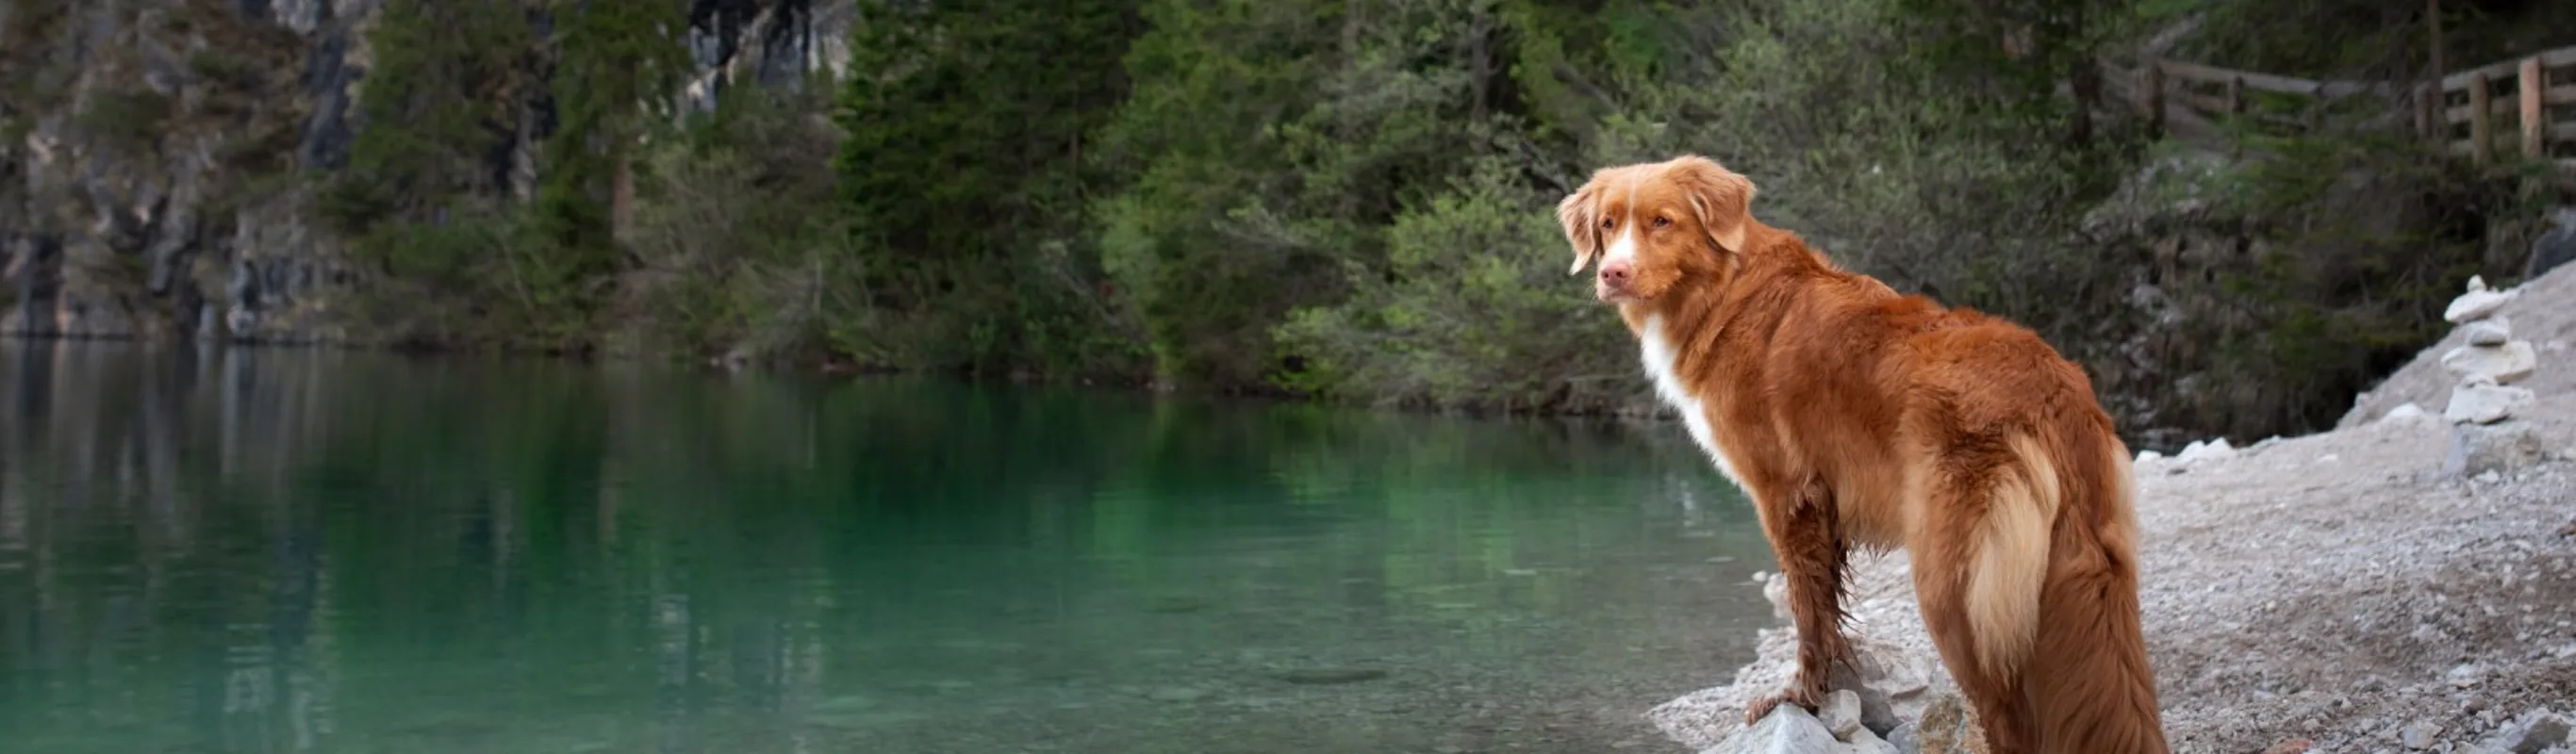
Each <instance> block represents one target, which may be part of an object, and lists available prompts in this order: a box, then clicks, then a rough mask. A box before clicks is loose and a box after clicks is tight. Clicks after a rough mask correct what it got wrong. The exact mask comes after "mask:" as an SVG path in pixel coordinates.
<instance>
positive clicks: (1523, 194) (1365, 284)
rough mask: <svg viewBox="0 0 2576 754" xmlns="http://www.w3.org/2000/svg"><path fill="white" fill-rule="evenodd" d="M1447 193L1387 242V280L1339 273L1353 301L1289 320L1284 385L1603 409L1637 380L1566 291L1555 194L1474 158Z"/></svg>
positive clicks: (1600, 324) (1604, 315)
mask: <svg viewBox="0 0 2576 754" xmlns="http://www.w3.org/2000/svg"><path fill="white" fill-rule="evenodd" d="M1473 168H1474V169H1473V171H1472V172H1471V173H1470V174H1468V175H1467V176H1464V177H1462V178H1461V179H1460V180H1459V181H1458V182H1457V185H1456V188H1455V190H1454V191H1453V192H1451V193H1448V194H1444V195H1442V196H1440V197H1438V198H1436V199H1433V200H1432V201H1430V202H1429V203H1428V206H1425V207H1422V208H1420V209H1417V210H1415V211H1411V212H1407V213H1405V214H1404V215H1403V216H1402V217H1399V218H1397V219H1396V220H1395V223H1394V225H1393V227H1391V228H1390V229H1389V230H1388V233H1387V239H1388V240H1387V264H1386V265H1385V269H1384V270H1378V269H1372V268H1370V267H1368V266H1365V265H1358V264H1353V265H1350V267H1349V285H1350V287H1351V288H1352V293H1351V295H1350V297H1349V298H1348V299H1347V300H1346V301H1344V302H1343V303H1340V304H1338V305H1335V306H1329V307H1313V308H1307V309H1301V310H1299V311H1297V312H1295V313H1294V314H1293V315H1292V316H1291V317H1290V318H1289V320H1288V322H1287V323H1286V324H1284V325H1282V326H1281V327H1280V331H1279V334H1280V338H1281V340H1282V341H1284V342H1285V343H1286V344H1287V345H1288V346H1289V347H1291V348H1293V349H1295V350H1296V351H1297V352H1299V353H1302V354H1305V355H1306V356H1307V359H1308V367H1307V369H1305V370H1302V371H1300V372H1297V373H1293V374H1292V375H1291V376H1290V378H1291V382H1290V384H1291V385H1292V386H1294V387H1298V388H1302V389H1307V390H1312V391H1317V392H1324V393H1326V394H1334V393H1340V394H1350V395H1354V397H1357V398H1360V399H1363V400H1374V401H1378V402H1384V403H1395V404H1412V405H1430V406H1436V407H1442V408H1450V407H1462V406H1463V407H1474V408H1498V409H1504V410H1523V411H1526V410H1577V411H1583V410H1601V409H1607V408H1614V407H1617V406H1619V405H1620V404H1623V403H1626V402H1628V401H1631V400H1633V399H1634V397H1635V395H1636V391H1637V390H1638V389H1639V388H1640V387H1641V386H1642V381H1641V380H1640V379H1638V378H1637V377H1636V370H1635V367H1634V364H1635V361H1634V359H1633V358H1631V357H1629V355H1628V354H1627V352H1626V349H1625V348H1622V347H1620V346H1623V345H1624V344H1625V341H1626V338H1627V337H1628V335H1627V333H1626V332H1625V331H1624V330H1623V329H1622V328H1621V325H1620V324H1619V322H1618V318H1617V317H1615V316H1610V315H1609V314H1608V312H1607V309H1606V307H1603V306H1601V305H1600V304H1598V303H1596V302H1594V301H1593V300H1592V299H1591V298H1590V297H1589V296H1587V295H1584V294H1583V291H1584V290H1585V286H1584V285H1583V284H1582V283H1581V281H1579V280H1576V281H1569V279H1568V278H1567V277H1566V275H1565V272H1564V268H1563V266H1562V264H1563V262H1564V259H1565V256H1566V254H1565V252H1564V251H1563V250H1562V249H1561V248H1560V247H1562V246H1563V245H1564V240H1563V238H1564V237H1563V235H1562V231H1561V230H1559V229H1558V227H1557V224H1556V219H1555V216H1554V215H1553V214H1552V213H1551V212H1549V211H1547V210H1548V209H1549V208H1550V207H1552V206H1553V204H1554V201H1555V197H1554V195H1553V194H1552V193H1550V192H1547V191H1544V190H1541V189H1539V188H1537V187H1535V186H1532V185H1530V182H1529V181H1528V180H1527V179H1526V178H1525V177H1524V176H1522V175H1521V174H1519V172H1518V171H1517V169H1516V168H1515V166H1513V165H1512V164H1510V162H1509V161H1507V160H1504V159H1501V158H1493V157H1488V158H1481V159H1478V160H1475V161H1474V163H1473Z"/></svg>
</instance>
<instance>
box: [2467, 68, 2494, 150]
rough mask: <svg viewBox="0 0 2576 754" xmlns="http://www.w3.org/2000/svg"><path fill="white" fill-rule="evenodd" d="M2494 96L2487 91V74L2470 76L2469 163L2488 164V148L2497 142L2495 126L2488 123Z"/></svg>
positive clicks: (2480, 73)
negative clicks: (2488, 112) (2488, 114)
mask: <svg viewBox="0 0 2576 754" xmlns="http://www.w3.org/2000/svg"><path fill="white" fill-rule="evenodd" d="M2494 96H2495V95H2493V94H2491V93H2489V92H2488V91H2487V75H2486V73H2485V72H2479V73H2473V74H2470V75H2469V161H2470V162H2471V163H2474V164H2477V165H2479V166H2484V165H2486V164H2487V147H2489V146H2492V145H2493V144H2494V142H2495V131H2494V125H2493V124H2491V123H2488V122H2487V121H2488V118H2487V111H2488V110H2490V109H2493V108H2494V105H2495V103H2494V100H2493V99H2492V98H2493V97H2494Z"/></svg>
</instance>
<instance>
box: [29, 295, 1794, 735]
mask: <svg viewBox="0 0 2576 754" xmlns="http://www.w3.org/2000/svg"><path fill="white" fill-rule="evenodd" d="M0 391H5V393H0V400H5V401H6V405H5V410H0V749H7V750H11V751H25V752H62V753H65V754H72V753H77V752H116V753H118V754H157V753H164V752H171V753H177V752H186V753H192V754H193V753H205V752H560V753H572V752H709V753H710V754H714V753H718V752H721V753H724V754H764V753H766V752H871V753H874V752H890V753H895V754H904V753H909V752H973V753H975V754H992V753H994V752H1101V753H1103V754H1156V753H1160V752H1212V753H1233V752H1472V751H1531V752H1577V751H1581V752H1599V751H1611V750H1614V749H1615V750H1628V751H1667V750H1671V748H1672V747H1671V745H1670V744H1668V743H1667V742H1665V741H1664V740H1663V739H1662V738H1661V737H1660V736H1658V735H1657V734H1655V733H1654V732H1653V730H1652V729H1651V728H1650V727H1648V726H1647V725H1646V724H1645V723H1644V722H1643V721H1642V719H1641V718H1640V717H1639V715H1640V713H1642V712H1643V711H1645V709H1646V708H1648V707H1650V706H1652V705H1653V704H1655V703H1657V702H1660V701H1663V700H1665V699H1668V698H1671V697H1673V696H1675V695H1678V694H1681V693H1684V692H1687V691H1690V690H1692V689H1695V688H1699V687H1703V686H1707V685H1710V684H1712V683H1714V682H1718V681H1721V680H1723V679H1724V678H1726V677H1728V676H1730V675H1731V674H1732V673H1733V672H1734V669H1735V666H1736V665H1737V664H1738V663H1740V662H1742V661H1743V660H1744V659H1745V658H1746V657H1748V656H1749V655H1750V647H1749V642H1750V640H1751V638H1752V629H1753V628H1754V627H1756V626H1765V625H1771V624H1772V619H1771V617H1770V614H1769V608H1768V607H1767V606H1766V605H1765V604H1764V603H1763V602H1762V601H1761V598H1760V596H1759V594H1758V593H1757V592H1756V590H1754V589H1753V588H1751V587H1749V586H1747V585H1746V579H1747V577H1748V576H1749V575H1750V574H1751V573H1752V572H1753V571H1755V570H1758V569H1762V568H1767V567H1770V563H1771V559H1770V556H1769V554H1768V552H1767V550H1765V549H1764V547H1763V544H1762V541H1761V539H1760V536H1759V533H1758V531H1757V530H1756V528H1755V526H1754V524H1753V521H1752V513H1751V511H1750V509H1749V508H1747V507H1746V506H1745V505H1744V504H1743V503H1742V501H1741V498H1740V497H1738V496H1737V495H1736V494H1735V493H1734V491H1733V490H1732V488H1730V487H1728V486H1727V485H1726V483H1725V482H1724V481H1723V480H1722V479H1719V478H1717V477H1716V476H1715V474H1714V472H1712V471H1710V470H1709V469H1708V466H1707V464H1706V463H1705V462H1704V461H1701V460H1700V459H1699V458H1698V457H1697V456H1696V455H1695V454H1694V453H1693V452H1692V451H1691V450H1690V449H1689V448H1688V447H1686V445H1685V443H1686V441H1685V440H1682V439H1681V437H1680V435H1681V433H1680V432H1679V431H1678V430H1676V429H1674V428H1672V427H1669V426H1666V427H1648V428H1645V429H1643V430H1632V429H1622V428H1619V427H1616V426H1611V425H1597V424H1596V425H1586V424H1571V423H1559V422H1540V421H1517V422H1504V421H1467V420H1455V419H1439V418H1426V417H1422V416H1399V415H1383V414H1370V413H1363V412H1352V411H1340V410H1324V409H1319V408H1314V407H1299V406H1270V405H1244V404H1228V403H1222V402H1208V401H1190V400H1179V399H1155V398H1151V397H1146V396H1136V395H1125V394H1105V393H1085V392H1073V391H1057V390H1044V389H1033V388H1000V387H966V386H958V385H948V384H941V383H933V382H912V381H883V380H862V381H855V382H854V381H832V380H822V379H808V378H803V377H785V376H766V377H763V376H724V375H710V374H704V373H697V372H689V371H684V370H674V369H666V368H659V367H649V368H648V367H637V366H585V365H577V364H569V363H560V362H502V361H465V360H457V359H434V360H428V359H409V358H403V357H397V356H391V355H381V354H373V355H371V354H346V353H334V352H311V351H271V350H233V351H228V352H216V351H208V352H199V353H195V354H193V355H192V354H189V353H185V352H176V351H145V350H139V349H135V348H131V347H124V346H110V345H78V344H46V343H15V344H6V345H0Z"/></svg>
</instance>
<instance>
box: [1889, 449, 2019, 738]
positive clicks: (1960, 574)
mask: <svg viewBox="0 0 2576 754" xmlns="http://www.w3.org/2000/svg"><path fill="white" fill-rule="evenodd" d="M1930 473H1931V474H1933V475H1934V477H1935V478H1933V479H1928V480H1925V481H1926V482H1927V483H1926V484H1924V485H1922V486H1921V487H1919V488H1918V489H1919V490H1921V491H1922V492H1923V497H1922V504H1923V505H1924V506H1925V508H1924V510H1925V511H1926V514H1925V515H1924V516H1923V519H1922V521H1923V523H1922V526H1921V529H1920V530H1918V531H1916V532H1915V533H1914V536H1913V538H1912V541H1911V542H1910V543H1909V545H1908V549H1910V550H1912V551H1913V552H1912V555H1913V562H1914V595H1915V599H1916V600H1917V601H1918V602H1919V603H1920V604H1921V606H1922V608H1923V625H1924V628H1925V629H1926V630H1928V631H1929V632H1930V633H1931V634H1932V643H1933V645H1934V646H1935V647H1937V648H1938V649H1939V650H1940V652H1941V662H1942V664H1943V665H1945V666H1948V667H1949V669H1950V675H1951V677H1952V678H1954V679H1956V680H1957V681H1958V683H1959V691H1960V693H1961V694H1962V695H1964V696H1966V697H1967V699H1968V704H1969V706H1970V707H1971V708H1973V709H1975V710H1976V713H1977V718H1978V723H1979V727H1980V728H1982V729H1983V731H1984V733H1985V738H1986V747H1987V749H1986V750H1987V751H1989V752H1991V753H1992V754H2027V753H2028V752H2032V751H2034V750H2035V749H2034V748H2033V747H2035V746H2036V745H2037V738H2038V736H2037V733H2038V729H2037V727H2036V726H2037V723H2038V719H2037V717H2036V716H2035V714H2034V712H2033V710H2032V709H2031V707H2030V700H2029V698H2028V697H2027V696H2026V695H2025V694H2024V693H2023V692H2024V689H2023V688H2022V680H2021V679H2022V670H2023V667H2024V665H2025V664H2026V663H2027V661H2028V659H2027V657H2028V649H2027V647H2028V644H2029V641H2028V638H2027V636H2028V631H2029V627H2030V625H2031V623H2030V621H2031V620H2034V619H2035V617H2036V616H2035V615H2034V613H2035V605H2033V606H2028V607H2029V608H2030V609H2020V608H2021V607H2022V606H2023V605H2022V603H2035V602H2036V599H2037V596H2038V594H2037V592H2038V583H2037V579H2038V578H2039V575H2040V573H2041V571H2043V570H2044V569H2045V568H2046V567H2047V564H2046V563H2045V562H2044V561H2043V562H2028V561H2030V560H2031V558H2030V555H2031V553H2032V552H2033V550H2032V549H2031V548H2036V552H2038V553H2041V554H2043V555H2044V553H2046V551H2047V550H2046V548H2047V546H2048V545H2047V535H2048V532H2047V530H2046V529H2045V528H2033V527H2031V526H2028V525H2027V524H2029V523H2030V522H2032V521H2035V520H2042V519H2038V518H2037V515H2038V514H2037V512H2036V511H2031V510H2027V509H2022V508H2016V507H2015V506H2026V505H2028V501H2027V500H2024V499H2021V498H2020V497H2018V496H2016V495H2013V494H1997V493H1998V492H1999V491H2001V492H2013V491H2017V490H2018V487H2016V485H2015V484H2014V483H2012V482H2009V481H2005V480H2004V479H2000V478H1998V477H1997V476H1996V475H1995V474H1992V473H1988V474H1976V473H1973V472H1968V473H1962V470H1960V469H1958V468H1956V467H1951V468H1945V469H1942V470H1939V471H1932V472H1930ZM2041 526H2042V527H2044V523H2043V524H2041ZM2023 581H2028V582H2029V583H2028V584H2026V585H2025V584H2023V583H2021V582H2023ZM2025 591H2026V592H2028V593H2029V594H2027V595H2023V594H2021V593H2022V592H2025ZM2017 631H2018V632H2020V633H2019V634H2018V635H2016V633H2015V632H2017Z"/></svg>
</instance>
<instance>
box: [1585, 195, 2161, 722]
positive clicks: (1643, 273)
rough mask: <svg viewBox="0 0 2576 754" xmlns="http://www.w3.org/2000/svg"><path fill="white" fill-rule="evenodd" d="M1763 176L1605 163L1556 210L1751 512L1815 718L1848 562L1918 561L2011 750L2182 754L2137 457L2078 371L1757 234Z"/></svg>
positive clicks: (1988, 323) (1925, 597)
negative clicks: (2144, 601) (2153, 629)
mask: <svg viewBox="0 0 2576 754" xmlns="http://www.w3.org/2000/svg"><path fill="white" fill-rule="evenodd" d="M1754 193H1755V190H1754V187H1753V184H1752V182H1751V181H1749V180H1747V179H1745V178H1744V177H1743V176H1741V175H1738V174H1736V173H1734V172H1731V171H1728V170H1727V169H1725V168H1724V167H1722V166H1720V165H1718V164H1717V163H1716V162H1713V161H1710V160H1708V159H1706V158H1702V157H1698V156H1684V157H1681V158H1677V159H1674V160H1671V161H1667V162H1660V163H1646V164H1637V165H1626V166H1619V167H1612V168H1606V169H1603V170H1600V171H1598V172H1596V173H1594V174H1593V176H1592V178H1591V180H1590V181H1589V182H1587V183H1585V184H1584V185H1583V186H1582V187H1581V188H1580V189H1578V190H1577V191H1575V192H1574V193H1573V194H1572V195H1570V196H1567V197H1566V198H1565V201H1564V203H1563V204H1561V205H1560V206H1559V207H1558V218H1559V220H1560V221H1562V222H1563V223H1564V225H1565V232H1566V239H1567V241H1568V242H1569V243H1570V244H1571V245H1572V246H1573V249H1574V253H1575V262H1574V269H1573V270H1572V272H1574V273H1580V272H1582V270H1583V268H1584V266H1585V265H1586V264H1588V263H1591V262H1593V261H1595V260H1596V259H1597V260H1598V261H1599V263H1600V268H1599V272H1598V273H1597V276H1596V278H1595V295H1596V296H1597V297H1599V298H1600V299H1601V300H1603V301H1604V302H1608V303H1613V304H1616V305H1617V307H1618V309H1619V314H1620V316H1621V317H1622V318H1623V319H1625V320H1626V322H1627V324H1628V326H1629V329H1630V331H1631V332H1633V333H1635V334H1636V336H1637V338H1638V341H1639V345H1640V348H1641V351H1642V352H1643V361H1644V364H1645V367H1646V369H1647V371H1648V373H1649V374H1650V375H1652V376H1654V377H1655V379H1656V384H1657V387H1658V390H1659V391H1660V392H1661V393H1662V394H1663V396H1664V398H1665V399H1666V400H1667V401H1668V402H1670V403H1672V404H1673V405H1674V406H1675V407H1677V408H1678V409H1680V410H1681V411H1682V412H1683V414H1684V419H1685V420H1687V422H1688V424H1689V425H1690V431H1691V433H1692V435H1693V437H1694V438H1695V439H1697V440H1698V441H1699V442H1700V444H1701V445H1702V446H1703V447H1704V448H1706V449H1707V450H1708V452H1709V454H1710V457H1711V458H1712V460H1713V461H1714V462H1715V463H1716V464H1717V465H1718V467H1719V468H1720V469H1721V470H1722V471H1724V472H1725V473H1726V474H1727V475H1728V476H1729V477H1731V478H1733V479H1734V480H1735V481H1736V483H1737V484H1739V485H1741V486H1743V487H1744V489H1745V491H1746V492H1747V493H1748V494H1750V495H1751V496H1752V498H1753V502H1754V505H1755V508H1756V510H1757V511H1758V513H1759V517H1760V519H1761V522H1762V526H1763V529H1764V533H1765V534H1766V535H1768V537H1769V538H1770V541H1771V545H1772V548H1773V551H1774V552H1775V553H1776V554H1777V555H1778V556H1779V560H1780V566H1781V571H1782V573H1783V574H1785V575H1786V576H1787V577H1788V581H1789V601H1790V607H1791V613H1792V614H1793V616H1794V623H1795V624H1796V627H1797V633H1798V637H1799V645H1798V675H1797V678H1796V680H1795V681H1793V682H1792V683H1791V684H1790V686H1789V688H1786V689H1783V690H1782V691H1781V692H1780V693H1779V694H1778V695H1775V696H1773V697H1770V698H1767V699H1764V700H1762V701H1761V702H1759V703H1756V704H1754V705H1753V706H1752V708H1751V709H1748V710H1747V711H1746V712H1747V715H1748V718H1753V719H1758V718H1759V717H1761V716H1762V715H1764V714H1766V713H1768V712H1769V711H1770V710H1771V709H1772V708H1773V707H1775V706H1777V705H1778V704H1779V703H1780V702H1782V701H1787V702H1792V703H1796V704H1799V705H1801V706H1805V707H1807V708H1809V709H1813V708H1814V707H1815V704H1816V702H1817V701H1818V700H1819V699H1820V698H1821V697H1822V694H1823V692H1824V680H1825V678H1826V675H1827V670H1828V669H1829V664H1830V663H1832V662H1834V661H1836V660H1839V659H1842V658H1843V657H1845V655H1846V653H1847V652H1848V647H1847V644H1846V642H1845V640H1844V638H1843V636H1842V634H1841V631H1840V625H1839V624H1840V620H1841V615H1842V613H1841V605H1840V599H1841V594H1840V593H1841V590H1842V568H1843V563H1844V562H1845V558H1846V557H1847V553H1848V551H1849V550H1850V549H1851V548H1853V547H1875V548H1893V547H1899V546H1902V547H1905V548H1906V549H1907V550H1909V551H1910V552H1911V553H1912V557H1913V562H1914V581H1915V585H1914V586H1915V593H1916V598H1917V599H1918V600H1919V601H1920V602H1921V605H1922V608H1923V617H1924V623H1925V624H1926V626H1927V627H1928V628H1929V629H1930V631H1931V633H1932V638H1933V642H1934V643H1935V644H1936V645H1937V646H1938V647H1939V648H1940V652H1941V658H1942V661H1943V663H1944V664H1946V665H1947V666H1948V667H1949V668H1950V672H1951V674H1952V675H1953V676H1955V677H1956V678H1957V679H1958V681H1959V684H1960V688H1961V690H1962V691H1963V692H1964V693H1965V695H1966V696H1967V697H1968V699H1969V702H1970V704H1971V705H1972V706H1973V707H1974V708H1975V709H1976V711H1977V714H1978V718H1979V720H1980V722H1981V724H1982V725H1983V726H1984V731H1985V735H1986V739H1987V743H1988V745H1989V746H1990V747H1991V748H1992V750H1993V751H1994V752H1997V754H2018V753H2021V752H2049V753H2052V754H2056V753H2065V754H2129V753H2132V752H2158V753H2160V752H2164V751H2166V750H2167V749H2166V744H2165V739H2164V733H2163V730H2162V723H2161V721H2160V718H2159V713H2158V710H2157V701H2156V687H2155V676H2154V674H2153V673H2152V672H2151V671H2150V670H2149V668H2148V665H2147V657H2146V647H2145V640H2144V638H2143V636H2142V633H2141V631H2140V628H2139V621H2138V600H2137V556H2136V541H2135V540H2136V528H2137V527H2136V524H2135V521H2134V514H2133V512H2132V506H2133V501H2134V499H2135V497H2136V495H2135V492H2134V486H2133V484H2132V480H2131V477H2130V469H2129V460H2128V449H2127V448H2126V447H2125V446H2124V445H2123V444H2122V443H2121V442H2120V440H2119V438H2118V436H2116V435H2115V434H2113V432H2112V425H2111V419H2110V417H2109V416H2108V415H2107V414H2105V413H2103V411H2102V409H2101V407H2100V406H2099V404H2097V403H2096V402H2095V400H2094V396H2093V388H2092V384H2091V382H2090V381H2089V380H2088V379H2087V378H2086V377H2085V375H2084V372H2083V370H2082V369H2081V368H2080V367H2078V366H2077V365H2075V364H2074V363H2071V362H2069V361H2067V360H2066V359H2064V358H2062V357H2060V356H2059V355H2058V354H2057V352H2056V351H2055V350H2054V349H2052V348H2050V347H2049V346H2048V344H2047V343H2046V342H2044V341H2042V340H2041V339H2040V338H2039V337H2038V336H2037V335H2036V334H2034V333H2032V332H2031V331H2030V330H2028V329H2026V328H2023V327H2020V326H2018V325H2014V324H2012V323H2009V322H2006V321H2004V320H2001V319H1997V318H1994V317H1989V316H1986V315H1984V314H1980V313H1978V312H1975V311H1971V310H1968V309H1965V308H1960V309H1945V308H1943V307H1942V306H1941V305H1939V304H1937V303H1934V302H1932V301H1931V300H1929V299H1926V298H1923V297H1921V296H1900V295H1898V294H1897V293H1896V292H1895V291H1894V290H1892V289H1890V288H1888V287H1887V286H1886V285H1884V284H1881V283H1879V282H1878V281H1876V280H1873V279H1871V278H1869V277H1867V276H1864V275H1859V274H1855V273H1852V272H1848V271H1845V270H1842V269H1838V268H1836V267H1835V266H1834V265H1833V264H1832V263H1831V262H1830V261H1828V260H1826V259H1825V258H1824V257H1823V255H1821V254H1819V253H1817V252H1815V251H1813V250H1811V249H1809V248H1808V247H1807V245H1806V243H1805V242H1804V241H1803V240H1802V239H1800V238H1799V237H1798V236H1797V235H1796V234H1794V233H1790V232H1787V231H1782V230H1779V229H1775V228H1771V227H1768V226H1765V225H1763V224H1762V223H1761V222H1760V221H1758V220H1756V219H1754V217H1753V215H1752V213H1751V211H1750V208H1751V205H1752V200H1753V197H1754Z"/></svg>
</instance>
